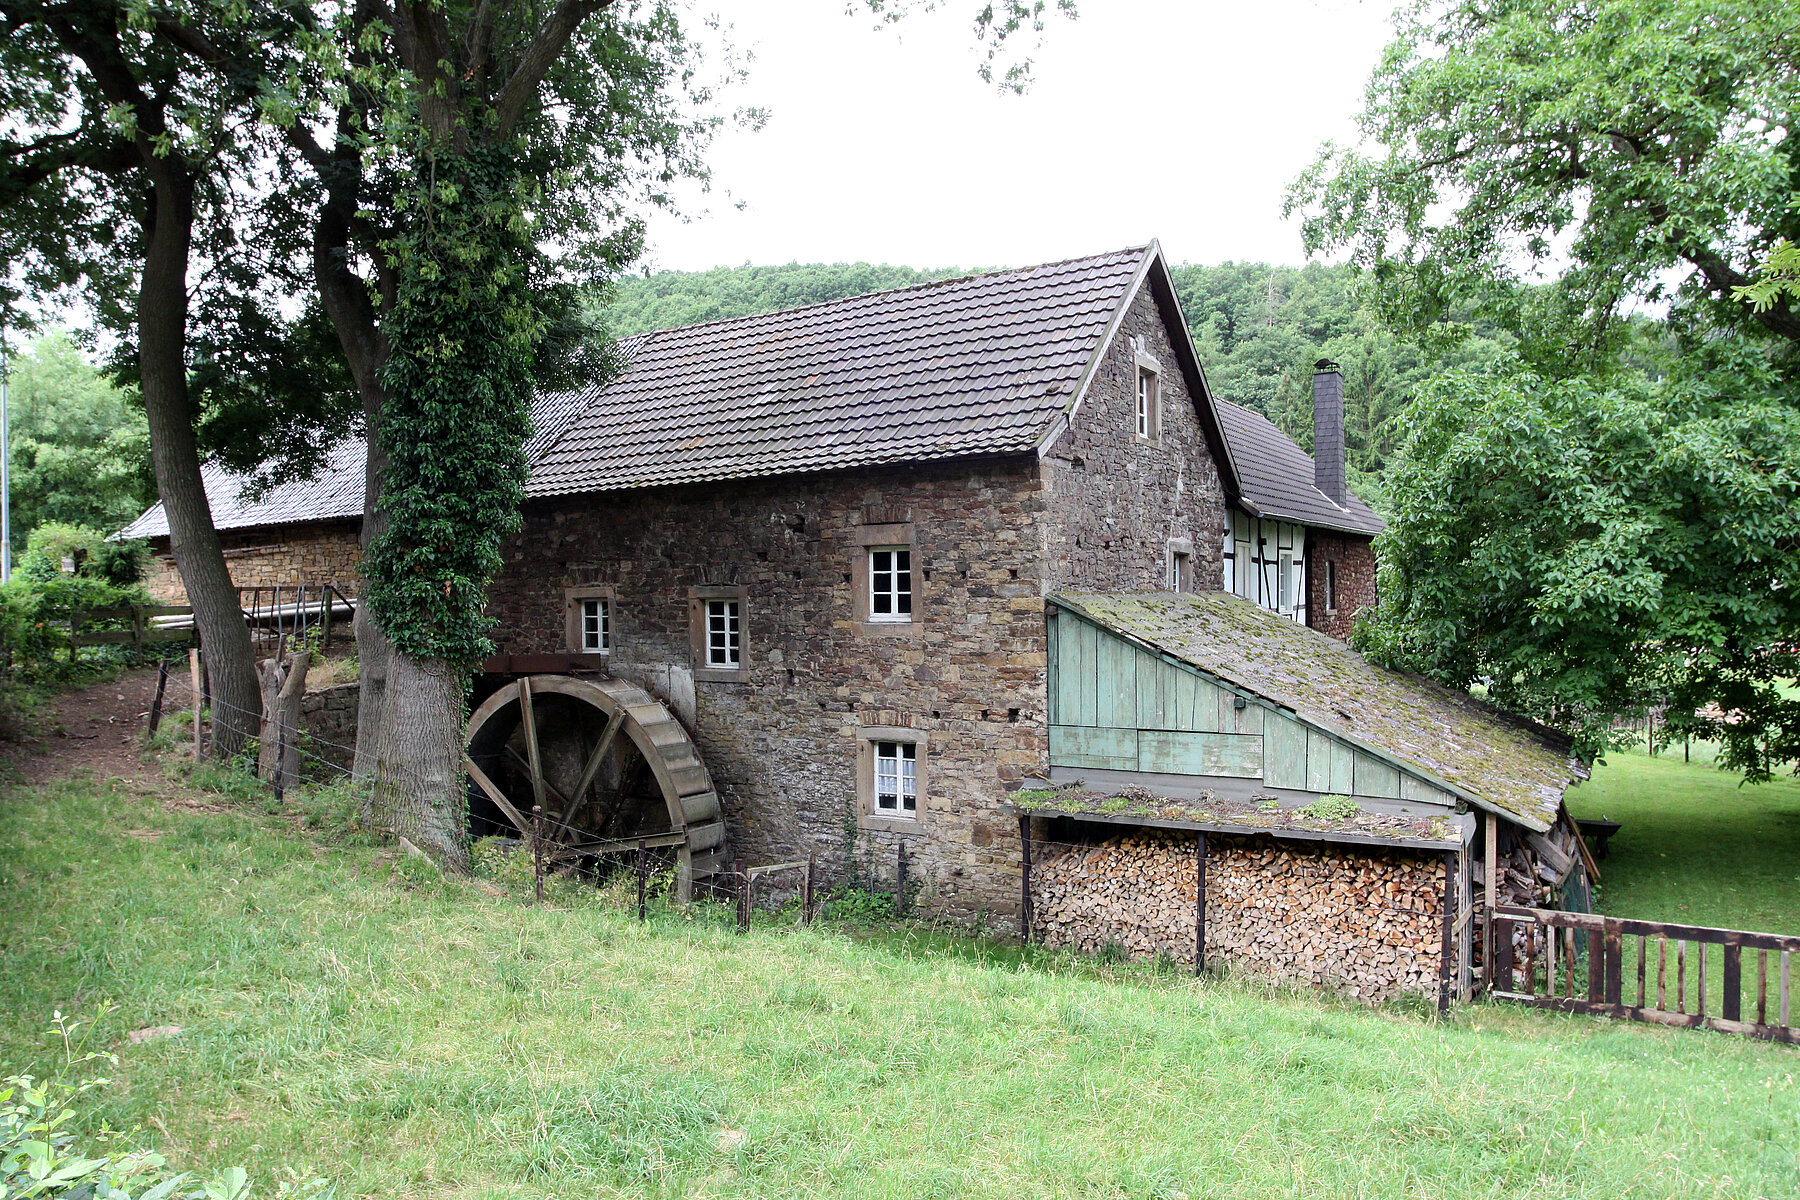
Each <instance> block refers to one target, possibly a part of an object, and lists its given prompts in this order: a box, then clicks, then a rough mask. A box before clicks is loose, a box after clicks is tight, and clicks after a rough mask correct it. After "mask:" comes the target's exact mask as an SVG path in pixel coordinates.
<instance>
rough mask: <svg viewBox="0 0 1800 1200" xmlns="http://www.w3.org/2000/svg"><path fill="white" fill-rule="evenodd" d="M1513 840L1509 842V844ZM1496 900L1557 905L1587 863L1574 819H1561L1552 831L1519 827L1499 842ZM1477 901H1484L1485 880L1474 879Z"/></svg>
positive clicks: (1524, 905) (1534, 905)
mask: <svg viewBox="0 0 1800 1200" xmlns="http://www.w3.org/2000/svg"><path fill="white" fill-rule="evenodd" d="M1509 844H1510V845H1509ZM1500 846H1501V849H1502V851H1504V853H1502V854H1501V856H1500V861H1499V863H1498V864H1497V866H1498V870H1497V871H1496V878H1495V880H1494V893H1495V895H1494V903H1496V904H1506V905H1513V906H1516V907H1519V908H1556V907H1559V903H1558V896H1559V893H1560V892H1561V890H1562V886H1563V884H1564V883H1565V882H1567V880H1568V878H1569V876H1570V875H1572V874H1574V873H1575V872H1576V871H1577V870H1580V869H1582V868H1583V866H1584V865H1585V857H1584V856H1585V854H1586V847H1585V846H1583V845H1582V844H1581V833H1580V831H1579V830H1578V829H1577V828H1576V827H1575V825H1574V824H1573V822H1571V821H1569V820H1567V819H1566V818H1565V819H1559V820H1558V821H1557V823H1556V824H1555V825H1553V826H1551V828H1550V832H1549V833H1528V832H1525V831H1523V830H1521V831H1519V836H1517V837H1511V838H1505V839H1503V840H1502V841H1501V843H1500ZM1475 886H1476V903H1478V904H1480V903H1484V902H1485V897H1483V896H1482V895H1481V892H1483V891H1484V890H1485V884H1484V882H1483V880H1482V879H1481V878H1480V877H1479V874H1478V876H1477V878H1476V880H1475Z"/></svg>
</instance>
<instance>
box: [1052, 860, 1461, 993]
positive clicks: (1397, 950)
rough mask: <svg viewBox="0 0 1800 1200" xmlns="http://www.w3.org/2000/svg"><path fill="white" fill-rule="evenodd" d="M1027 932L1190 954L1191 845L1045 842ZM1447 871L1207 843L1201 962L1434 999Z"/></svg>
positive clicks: (1181, 957)
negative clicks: (1063, 845)
mask: <svg viewBox="0 0 1800 1200" xmlns="http://www.w3.org/2000/svg"><path fill="white" fill-rule="evenodd" d="M1031 882H1032V904H1033V910H1034V912H1035V914H1036V918H1035V927H1034V931H1033V932H1034V934H1035V936H1037V937H1038V938H1040V939H1041V940H1042V941H1043V942H1044V943H1045V944H1046V945H1049V946H1053V947H1068V948H1072V949H1076V950H1081V951H1085V952H1088V953H1093V952H1096V951H1099V950H1100V949H1101V948H1102V947H1105V946H1107V945H1109V944H1112V945H1117V946H1119V947H1121V948H1122V949H1124V950H1125V951H1126V952H1128V953H1130V954H1133V955H1136V956H1141V957H1152V956H1155V955H1157V954H1161V953H1167V954H1168V955H1170V956H1171V957H1172V958H1174V959H1175V960H1176V961H1177V962H1181V963H1185V964H1187V965H1188V966H1190V967H1191V966H1192V965H1193V962H1194V900H1195V872H1194V839H1193V838H1192V837H1191V836H1183V835H1180V834H1173V833H1167V834H1165V833H1143V834H1134V835H1130V836H1126V837H1120V838H1115V839H1112V840H1109V841H1106V842H1103V843H1100V844H1097V845H1093V846H1080V847H1067V848H1052V847H1045V848H1044V849H1043V851H1041V857H1040V858H1039V859H1037V860H1036V861H1034V862H1033V863H1032V868H1031ZM1442 904H1443V867H1442V865H1441V863H1440V862H1439V861H1438V860H1437V859H1436V857H1435V856H1430V855H1422V854H1411V853H1407V852H1404V851H1379V850H1362V849H1360V848H1348V847H1335V846H1326V845H1322V844H1320V845H1304V844H1294V843H1271V842H1269V841H1268V840H1267V839H1253V838H1234V837H1224V836H1219V835H1212V836H1209V837H1208V839H1207V856H1206V953H1207V962H1208V965H1209V966H1211V965H1219V964H1220V963H1221V962H1223V963H1226V964H1229V965H1230V966H1231V967H1232V968H1234V969H1242V970H1248V971H1250V972H1253V973H1257V974H1262V975H1265V976H1271V977H1274V978H1277V979H1280V980H1283V981H1287V982H1295V983H1311V984H1315V985H1323V986H1330V987H1332V988H1333V989H1335V990H1337V991H1339V992H1342V993H1345V994H1347V995H1351V996H1355V997H1358V998H1360V999H1364V1000H1368V1001H1371V1002H1377V1001H1381V1000H1385V999H1387V998H1389V997H1391V996H1393V995H1395V994H1396V993H1399V992H1403V991H1404V992H1422V993H1433V992H1435V990H1436V988H1437V978H1438V969H1439V965H1440V962H1441V958H1440V954H1441V947H1442V941H1441V938H1442V923H1441V921H1442V917H1441V913H1442Z"/></svg>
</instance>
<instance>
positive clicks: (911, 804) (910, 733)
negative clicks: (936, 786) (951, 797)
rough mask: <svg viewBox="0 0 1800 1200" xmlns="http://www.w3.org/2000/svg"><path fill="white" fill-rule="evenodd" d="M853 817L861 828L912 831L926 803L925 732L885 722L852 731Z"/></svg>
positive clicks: (917, 824)
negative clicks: (855, 743) (854, 782)
mask: <svg viewBox="0 0 1800 1200" xmlns="http://www.w3.org/2000/svg"><path fill="white" fill-rule="evenodd" d="M856 740H857V758H856V792H857V799H858V801H859V802H858V804H857V821H858V824H860V825H861V826H862V827H863V828H865V829H884V830H888V831H890V832H894V833H916V832H918V830H919V822H920V819H921V817H922V815H923V814H924V812H925V811H926V808H927V800H928V798H927V793H926V771H925V761H926V760H925V733H924V731H922V730H918V729H906V728H901V727H897V726H889V725H865V726H863V727H861V728H859V729H858V730H857V731H856Z"/></svg>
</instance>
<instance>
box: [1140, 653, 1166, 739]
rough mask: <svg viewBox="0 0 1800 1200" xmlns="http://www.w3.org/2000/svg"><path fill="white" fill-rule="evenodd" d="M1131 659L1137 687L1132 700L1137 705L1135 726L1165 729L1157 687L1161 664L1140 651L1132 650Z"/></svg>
mask: <svg viewBox="0 0 1800 1200" xmlns="http://www.w3.org/2000/svg"><path fill="white" fill-rule="evenodd" d="M1132 659H1133V660H1134V661H1135V662H1136V665H1137V685H1136V687H1135V688H1134V689H1133V698H1134V699H1135V701H1136V704H1137V724H1138V727H1139V728H1140V729H1167V728H1168V722H1166V721H1164V720H1163V715H1162V688H1161V686H1160V685H1159V681H1160V679H1161V675H1162V672H1161V670H1160V668H1161V667H1162V663H1161V662H1159V661H1158V660H1157V659H1155V658H1153V657H1152V656H1150V655H1148V654H1145V653H1143V652H1142V651H1137V650H1134V651H1133V653H1132Z"/></svg>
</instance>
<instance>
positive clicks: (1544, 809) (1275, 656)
mask: <svg viewBox="0 0 1800 1200" xmlns="http://www.w3.org/2000/svg"><path fill="white" fill-rule="evenodd" d="M1051 600H1052V601H1053V602H1054V603H1056V604H1058V605H1061V606H1062V607H1064V608H1067V609H1069V610H1070V611H1072V612H1075V613H1077V614H1079V615H1081V616H1084V617H1086V618H1088V619H1089V620H1091V621H1093V622H1095V623H1096V624H1098V625H1101V626H1103V627H1104V628H1106V629H1108V630H1111V631H1112V632H1114V633H1116V634H1119V635H1120V636H1122V637H1125V638H1127V639H1130V640H1133V641H1136V642H1139V643H1141V644H1143V645H1146V646H1148V647H1150V648H1151V649H1154V650H1158V651H1161V652H1163V653H1165V654H1169V655H1172V656H1174V657H1175V658H1178V659H1180V660H1182V661H1183V662H1186V663H1189V664H1190V665H1192V666H1195V667H1198V668H1199V669H1200V670H1202V671H1205V672H1207V673H1209V674H1211V675H1214V676H1217V677H1218V678H1220V679H1223V680H1225V681H1227V682H1229V683H1231V684H1233V685H1235V686H1237V687H1240V688H1242V689H1244V690H1245V691H1247V692H1249V693H1251V694H1253V695H1256V696H1260V697H1261V698H1263V699H1264V700H1267V701H1270V702H1272V703H1274V704H1276V705H1278V706H1279V707H1282V708H1286V709H1289V710H1291V711H1292V712H1293V713H1294V715H1295V716H1297V717H1299V718H1300V719H1301V720H1303V721H1306V722H1309V723H1311V724H1314V725H1317V726H1319V727H1320V728H1322V729H1325V730H1327V731H1329V732H1331V733H1334V734H1337V735H1338V736H1339V737H1342V738H1345V739H1346V740H1348V741H1350V742H1352V743H1355V744H1357V745H1359V746H1361V747H1362V748H1364V749H1366V750H1368V751H1370V752H1371V753H1373V754H1376V755H1379V756H1381V757H1384V758H1387V759H1389V760H1392V761H1395V762H1399V763H1402V764H1404V765H1406V766H1407V767H1409V768H1410V769H1412V770H1415V771H1417V772H1420V773H1422V774H1423V775H1424V776H1425V777H1426V778H1428V779H1431V780H1432V781H1434V782H1436V783H1438V784H1439V785H1440V786H1442V787H1445V788H1447V789H1449V790H1450V791H1452V792H1454V793H1455V794H1456V795H1458V796H1460V797H1462V798H1463V799H1466V800H1468V801H1469V802H1471V803H1472V804H1475V805H1477V806H1479V807H1481V808H1485V809H1489V810H1491V811H1494V812H1499V813H1502V814H1504V815H1506V816H1508V817H1510V818H1512V819H1514V820H1516V821H1518V822H1520V823H1521V824H1524V825H1526V826H1527V827H1529V828H1531V829H1535V830H1538V831H1540V832H1541V831H1543V830H1545V829H1548V828H1549V827H1550V826H1551V824H1553V823H1554V822H1555V820H1556V815H1557V811H1558V809H1559V807H1560V806H1561V804H1562V799H1563V792H1564V791H1565V790H1566V789H1567V788H1568V787H1569V785H1570V784H1571V783H1573V782H1574V781H1575V780H1577V779H1582V778H1585V777H1586V769H1585V768H1584V767H1582V766H1581V764H1580V763H1578V762H1576V761H1574V760H1573V759H1572V758H1571V757H1570V755H1569V742H1568V740H1567V739H1565V738H1562V737H1560V736H1559V735H1557V734H1555V733H1553V732H1552V731H1550V730H1548V729H1545V728H1544V727H1542V726H1540V725H1537V724H1535V723H1533V722H1529V721H1526V720H1523V719H1521V718H1518V717H1515V716H1512V715H1510V714H1508V713H1505V712H1503V711H1501V710H1500V709H1498V708H1495V707H1494V706H1492V705H1489V704H1485V703H1483V702H1481V701H1479V700H1476V699H1475V698H1474V697H1472V696H1469V695H1467V694H1465V693H1461V692H1454V691H1451V690H1450V689H1448V688H1445V687H1441V686H1439V685H1438V684H1435V683H1432V682H1431V681H1430V680H1427V679H1424V678H1421V677H1419V676H1416V675H1405V674H1401V673H1400V672H1397V671H1389V670H1387V669H1386V668H1383V667H1378V666H1376V665H1375V664H1374V663H1372V662H1370V661H1369V660H1368V659H1366V658H1364V657H1362V655H1360V654H1358V653H1356V652H1355V651H1354V650H1352V649H1350V647H1348V646H1346V645H1345V644H1344V643H1342V642H1340V641H1338V640H1337V639H1336V638H1332V637H1328V636H1326V635H1325V634H1323V633H1320V632H1318V631H1317V630H1313V629H1308V628H1307V627H1306V626H1304V625H1300V624H1297V623H1296V622H1294V621H1291V620H1289V619H1287V618H1286V617H1283V616H1281V615H1280V614H1278V613H1273V612H1270V611H1268V610H1267V609H1264V608H1261V607H1259V606H1257V605H1255V604H1252V603H1250V602H1249V601H1247V600H1242V599H1239V598H1238V597H1236V596H1231V595H1228V594H1226V593H1224V592H1200V593H1177V592H1118V593H1105V594H1068V595H1057V596H1053V597H1051Z"/></svg>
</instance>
